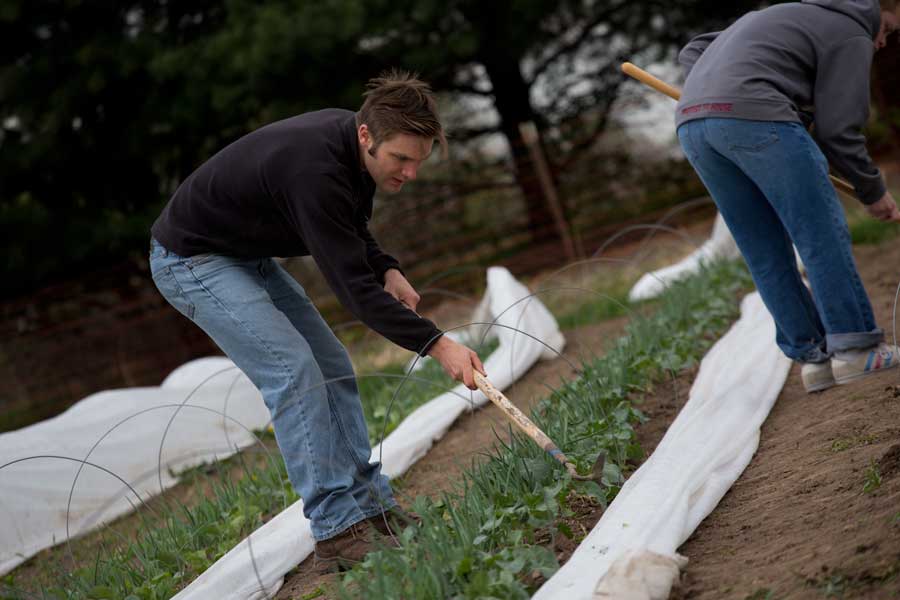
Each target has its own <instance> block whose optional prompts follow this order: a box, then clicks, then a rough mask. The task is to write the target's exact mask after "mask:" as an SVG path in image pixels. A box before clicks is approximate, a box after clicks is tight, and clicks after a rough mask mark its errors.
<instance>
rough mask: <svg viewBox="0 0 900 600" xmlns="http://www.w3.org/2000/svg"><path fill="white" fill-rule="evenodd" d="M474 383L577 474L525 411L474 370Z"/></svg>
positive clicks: (519, 425)
mask: <svg viewBox="0 0 900 600" xmlns="http://www.w3.org/2000/svg"><path fill="white" fill-rule="evenodd" d="M475 385H477V386H478V389H479V390H481V391H482V392H483V393H484V395H485V396H487V397H488V399H489V400H490V401H491V402H493V403H494V404H496V405H497V406H498V407H499V408H500V410H502V411H503V412H504V413H506V415H507V416H508V417H509V418H510V419H511V420H512V422H513V423H515V424H516V425H518V427H519V429H521V430H522V431H524V432H525V434H526V435H527V436H528V437H530V438H531V439H533V440H534V441H535V443H536V444H537V445H538V446H540V447H541V448H543V449H544V450H546V451H547V452H548V453H549V454H550V456H552V457H553V458H555V459H556V460H558V461H559V462H560V463H562V464H563V465H564V466H565V467H566V469H568V470H569V472H570V473H573V474H576V475H577V473H576V472H575V467H574V465H572V463H570V462H569V459H568V458H566V455H565V454H563V453H562V451H561V450H560V449H559V448H558V447H557V446H556V444H554V443H553V440H551V439H550V438H549V437H547V434H546V433H544V432H543V431H541V430H540V428H539V427H538V426H537V425H535V424H534V423H533V422H532V421H531V419H529V418H528V417H527V416H525V413H523V412H522V411H521V410H519V408H518V407H517V406H516V405H515V404H513V403H512V402H510V401H509V399H508V398H507V397H506V396H504V395H503V392H501V391H500V390H498V389H497V388H495V387H494V385H493V384H492V383H491V382H490V381H488V380H487V378H486V377H485V376H484V375H482V374H481V373H479V372H477V371H476V372H475Z"/></svg>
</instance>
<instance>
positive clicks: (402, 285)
mask: <svg viewBox="0 0 900 600" xmlns="http://www.w3.org/2000/svg"><path fill="white" fill-rule="evenodd" d="M384 291H386V292H387V293H388V294H390V295H391V296H393V297H394V298H396V299H397V300H399V301H400V303H401V304H403V305H404V306H406V308H408V309H410V310H411V311H413V312H415V310H416V306H418V304H419V300H420V298H419V294H418V292H416V290H415V289H413V286H412V285H410V283H409V282H408V281H407V280H406V277H404V276H403V273H401V272H400V271H398V270H397V269H388V270H387V272H386V273H385V274H384Z"/></svg>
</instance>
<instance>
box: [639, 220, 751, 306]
mask: <svg viewBox="0 0 900 600" xmlns="http://www.w3.org/2000/svg"><path fill="white" fill-rule="evenodd" d="M739 256H740V252H739V251H738V248H737V244H736V243H735V241H734V238H733V237H732V235H731V231H729V229H728V226H727V225H726V224H725V220H724V219H723V218H722V215H721V214H718V213H717V214H716V219H715V221H714V222H713V230H712V233H711V234H710V236H709V239H708V240H706V241H705V242H704V243H703V245H702V246H700V247H699V248H697V249H696V250H694V251H693V252H691V253H690V254H689V255H688V256H686V257H685V258H683V259H682V260H680V261H679V262H677V263H675V264H674V265H669V266H667V267H663V268H662V269H658V270H656V271H653V272H651V273H644V275H643V276H641V278H640V279H638V281H637V283H635V284H634V286H633V287H632V288H631V291H629V292H628V299H629V300H631V301H632V302H638V301H640V300H649V299H650V298H655V297H657V296H659V295H660V294H662V293H663V292H664V291H665V289H666V288H667V287H668V286H669V284H671V283H673V282H675V281H678V280H680V279H684V278H685V277H688V276H690V275H691V274H693V273H696V272H697V271H699V270H700V268H701V267H702V266H703V264H704V263H707V262H709V261H712V260H716V259H721V258H725V259H732V258H737V257H739Z"/></svg>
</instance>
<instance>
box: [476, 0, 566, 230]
mask: <svg viewBox="0 0 900 600" xmlns="http://www.w3.org/2000/svg"><path fill="white" fill-rule="evenodd" d="M514 12H515V11H513V10H512V7H510V6H509V5H508V3H507V2H502V1H496V2H488V3H485V2H478V3H467V4H466V5H465V7H464V8H463V13H464V14H466V16H467V18H468V21H469V22H470V23H471V24H472V25H474V26H476V27H477V28H478V29H479V36H478V38H479V43H480V47H479V49H478V52H477V57H476V59H477V60H478V62H480V63H481V64H482V65H483V66H484V68H485V70H486V71H487V76H488V78H489V79H490V80H491V88H492V89H493V96H494V108H496V110H497V112H498V113H499V114H500V130H501V131H502V132H503V135H505V136H506V139H507V141H508V142H509V147H510V152H511V154H512V159H513V164H514V165H515V170H516V180H517V182H518V184H519V187H520V188H521V190H522V195H523V196H524V199H525V206H526V209H527V211H528V229H529V231H530V232H531V235H532V239H533V240H534V241H547V240H548V239H559V235H558V234H557V231H556V228H555V227H554V223H553V215H552V213H551V211H550V206H549V199H548V198H546V197H545V194H544V191H543V188H542V187H541V182H540V179H539V178H538V175H537V167H536V166H535V164H534V163H533V161H532V158H531V155H530V154H529V152H528V146H527V144H526V143H525V141H524V140H523V139H522V134H521V133H520V131H519V125H520V124H521V123H527V122H529V121H535V113H534V109H533V108H532V106H531V98H530V94H531V90H530V87H529V85H528V84H527V83H526V82H525V78H524V77H523V76H522V71H521V68H520V65H519V60H520V57H519V56H516V55H515V53H514V52H512V51H511V50H510V49H511V48H514V47H515V44H512V43H507V41H506V40H505V39H504V37H505V34H507V33H508V32H509V28H508V27H506V26H505V25H504V23H506V22H507V20H508V19H510V18H511V15H513V14H514ZM467 13H472V14H467ZM538 143H539V144H540V147H541V150H542V151H543V152H545V151H546V148H545V146H544V143H543V138H542V136H541V132H540V129H538ZM545 156H546V152H545ZM551 176H552V177H553V182H554V185H556V176H555V174H554V173H552V169H551Z"/></svg>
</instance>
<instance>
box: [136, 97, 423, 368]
mask: <svg viewBox="0 0 900 600" xmlns="http://www.w3.org/2000/svg"><path fill="white" fill-rule="evenodd" d="M361 164H362V163H361V161H360V157H359V144H358V141H357V137H356V121H355V113H353V112H351V111H347V110H340V109H327V110H321V111H316V112H311V113H306V114H303V115H299V116H296V117H291V118H289V119H284V120H283V121H278V122H275V123H272V124H270V125H266V126H265V127H262V128H260V129H257V130H256V131H254V132H252V133H249V134H247V135H245V136H244V137H242V138H240V139H238V140H237V141H235V142H233V143H231V144H230V145H228V146H226V147H225V148H224V149H222V150H221V151H219V152H218V153H217V154H215V155H214V156H213V157H212V158H210V159H209V160H208V161H206V162H205V163H203V164H202V165H201V166H200V167H199V168H198V169H197V170H196V171H194V172H193V173H192V174H191V175H190V176H189V177H188V178H187V179H185V180H184V182H183V183H182V184H181V185H180V186H179V188H178V190H177V191H176V192H175V194H174V196H173V197H172V199H171V200H170V201H169V203H168V204H167V205H166V207H165V208H164V209H163V211H162V214H160V216H159V218H158V219H157V220H156V222H155V223H154V224H153V227H152V229H151V233H152V235H153V237H155V238H156V239H157V241H159V243H160V244H162V245H163V246H164V247H165V248H167V249H169V250H171V251H173V252H175V253H176V254H180V255H182V256H195V255H197V254H203V253H210V252H211V253H217V254H224V255H227V256H234V257H237V258H264V257H270V256H283V257H286V256H306V255H312V257H313V259H314V260H315V261H316V264H317V265H318V267H319V269H320V270H321V271H322V273H323V275H324V276H325V279H326V280H327V281H328V284H329V286H330V287H331V289H332V291H334V293H335V295H336V296H337V298H338V300H340V302H341V304H343V305H344V306H345V307H346V308H347V309H348V310H349V311H350V312H351V313H353V315H354V316H355V317H356V318H357V319H359V320H360V321H362V322H363V323H365V324H366V325H367V326H369V327H371V328H372V329H373V330H375V331H376V332H378V333H380V334H381V335H383V336H384V337H386V338H387V339H389V340H391V341H392V342H394V343H395V344H397V345H399V346H402V347H404V348H406V349H408V350H412V351H414V352H418V353H420V354H423V355H424V354H425V353H426V352H427V350H428V348H429V347H430V346H431V344H432V343H433V342H434V341H435V340H436V339H437V337H439V336H440V334H441V332H440V330H439V329H438V328H437V327H435V325H434V323H432V322H431V321H429V320H428V319H425V318H423V317H420V316H419V315H417V314H416V313H414V312H413V311H411V310H409V309H408V308H406V307H405V306H404V305H403V304H401V303H400V302H398V301H397V300H396V299H395V298H394V297H393V296H391V295H390V294H388V293H387V292H386V291H384V287H383V284H384V274H385V272H386V271H387V270H388V269H399V268H400V265H399V263H398V262H397V260H396V259H395V258H394V257H392V256H390V255H388V254H385V253H384V252H382V251H381V249H380V248H379V247H378V244H377V242H376V241H375V239H374V238H373V237H372V234H371V233H370V232H369V230H368V227H367V221H368V220H369V219H370V218H371V216H372V201H373V197H374V195H375V182H374V181H373V180H372V178H371V177H370V176H369V174H368V173H366V172H365V171H364V170H363V169H362V166H361Z"/></svg>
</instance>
